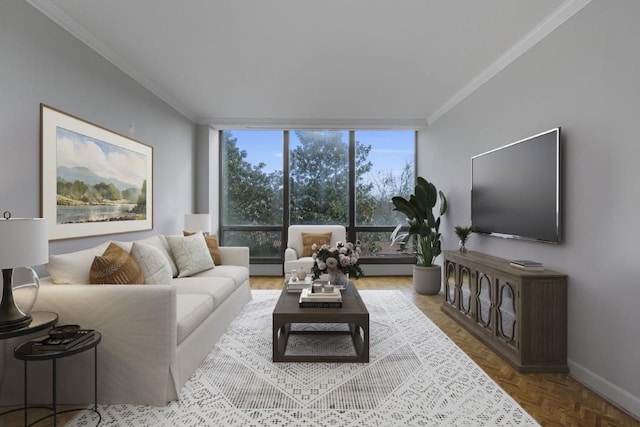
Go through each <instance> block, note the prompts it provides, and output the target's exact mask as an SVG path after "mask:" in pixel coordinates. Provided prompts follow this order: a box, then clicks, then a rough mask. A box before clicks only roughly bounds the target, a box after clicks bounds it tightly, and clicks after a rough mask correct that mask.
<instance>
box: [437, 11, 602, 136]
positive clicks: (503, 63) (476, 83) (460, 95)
mask: <svg viewBox="0 0 640 427" xmlns="http://www.w3.org/2000/svg"><path fill="white" fill-rule="evenodd" d="M590 2H591V0H567V1H566V2H564V3H563V4H562V5H560V7H558V9H556V10H555V11H554V13H552V14H551V15H549V16H548V17H547V18H546V19H545V20H543V21H541V22H540V23H539V24H538V25H536V26H535V27H534V28H533V29H532V30H531V31H529V32H528V33H527V34H526V35H525V36H524V37H523V38H522V39H520V41H518V42H517V43H516V44H515V45H513V46H512V47H511V48H510V49H509V50H507V51H506V52H505V53H504V54H502V55H501V56H500V57H499V58H498V59H497V60H496V61H494V62H493V63H492V64H491V65H489V66H488V67H487V68H485V70H484V71H483V72H482V73H480V74H479V75H477V76H476V77H475V78H474V79H472V80H471V81H470V82H469V83H468V84H467V85H466V86H464V87H463V88H462V89H460V90H459V91H458V92H457V93H456V94H455V95H453V96H452V97H451V98H450V99H449V100H448V101H447V102H445V103H444V104H442V106H440V108H438V109H437V110H436V111H434V112H433V114H431V115H430V116H429V117H427V124H432V123H433V122H435V121H436V120H438V119H439V118H440V117H442V116H444V115H445V114H446V113H447V112H449V111H450V110H452V109H453V108H454V107H455V106H456V105H458V104H459V103H460V102H462V101H463V100H464V99H465V98H466V97H468V96H469V95H471V94H472V93H473V92H475V91H476V90H477V89H478V88H479V87H480V86H482V85H483V84H485V83H486V82H487V81H489V80H490V79H492V78H493V77H494V76H495V75H496V74H498V73H499V72H500V71H502V70H504V69H505V68H506V67H507V66H508V65H509V64H511V63H512V62H513V61H515V60H516V59H517V58H518V57H520V56H521V55H522V54H524V53H525V52H526V51H528V50H529V49H531V48H532V47H533V46H535V45H536V44H537V43H538V42H539V41H541V40H542V39H544V38H545V37H546V36H548V35H549V34H551V33H552V32H553V31H554V30H555V29H556V28H558V27H559V26H560V25H562V24H563V23H565V22H566V21H568V20H569V18H571V17H572V16H573V15H575V14H576V13H577V12H578V11H580V10H581V9H582V8H583V7H585V6H586V5H587V4H589V3H590Z"/></svg>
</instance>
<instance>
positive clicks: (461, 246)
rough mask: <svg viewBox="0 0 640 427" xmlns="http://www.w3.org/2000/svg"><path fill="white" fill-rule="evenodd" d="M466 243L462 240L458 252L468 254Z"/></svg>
mask: <svg viewBox="0 0 640 427" xmlns="http://www.w3.org/2000/svg"><path fill="white" fill-rule="evenodd" d="M465 243H466V242H465V241H464V240H460V242H459V243H458V250H459V251H460V252H461V253H463V254H466V253H467V247H466V246H465Z"/></svg>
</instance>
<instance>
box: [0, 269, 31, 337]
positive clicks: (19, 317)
mask: <svg viewBox="0 0 640 427" xmlns="http://www.w3.org/2000/svg"><path fill="white" fill-rule="evenodd" d="M12 274H13V269H11V268H3V269H2V301H0V331H3V332H4V331H12V330H14V329H20V328H24V327H25V326H28V325H29V324H30V323H31V316H30V315H28V314H25V313H23V312H22V310H20V309H19V308H18V306H16V303H15V301H14V299H13V289H12V287H11V275H12Z"/></svg>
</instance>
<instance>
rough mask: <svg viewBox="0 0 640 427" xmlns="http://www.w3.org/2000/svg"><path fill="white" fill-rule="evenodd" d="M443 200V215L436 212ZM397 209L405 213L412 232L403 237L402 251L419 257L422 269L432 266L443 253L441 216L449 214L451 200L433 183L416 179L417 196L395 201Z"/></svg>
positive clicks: (394, 198) (417, 261) (396, 197)
mask: <svg viewBox="0 0 640 427" xmlns="http://www.w3.org/2000/svg"><path fill="white" fill-rule="evenodd" d="M438 198H439V199H440V209H439V215H438V217H437V218H436V217H435V215H434V213H433V209H434V208H435V206H436V203H437V201H438ZM391 202H392V203H393V206H394V210H397V211H399V212H402V213H403V214H405V216H406V217H407V220H408V221H409V231H408V232H407V233H405V234H404V235H402V236H401V237H400V240H401V250H403V251H404V252H407V253H411V254H412V255H414V256H415V257H416V263H417V264H418V265H420V266H425V267H428V266H431V265H433V262H434V261H435V259H436V257H437V256H438V255H440V253H441V252H442V249H441V244H442V241H441V237H442V235H441V234H440V231H439V230H440V217H441V216H442V215H444V214H445V213H446V212H447V199H446V197H445V195H444V193H443V192H442V191H438V190H437V189H436V187H435V185H433V184H432V183H430V182H428V181H427V180H425V179H424V178H422V177H418V178H417V179H416V186H415V192H414V194H411V195H410V196H409V200H407V199H405V198H404V197H402V196H395V197H392V198H391Z"/></svg>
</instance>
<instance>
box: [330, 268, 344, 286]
mask: <svg viewBox="0 0 640 427" xmlns="http://www.w3.org/2000/svg"><path fill="white" fill-rule="evenodd" d="M327 274H329V283H331V284H332V285H334V286H345V285H346V284H347V283H349V274H348V273H347V274H345V273H343V272H342V271H338V270H335V271H327Z"/></svg>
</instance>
